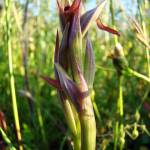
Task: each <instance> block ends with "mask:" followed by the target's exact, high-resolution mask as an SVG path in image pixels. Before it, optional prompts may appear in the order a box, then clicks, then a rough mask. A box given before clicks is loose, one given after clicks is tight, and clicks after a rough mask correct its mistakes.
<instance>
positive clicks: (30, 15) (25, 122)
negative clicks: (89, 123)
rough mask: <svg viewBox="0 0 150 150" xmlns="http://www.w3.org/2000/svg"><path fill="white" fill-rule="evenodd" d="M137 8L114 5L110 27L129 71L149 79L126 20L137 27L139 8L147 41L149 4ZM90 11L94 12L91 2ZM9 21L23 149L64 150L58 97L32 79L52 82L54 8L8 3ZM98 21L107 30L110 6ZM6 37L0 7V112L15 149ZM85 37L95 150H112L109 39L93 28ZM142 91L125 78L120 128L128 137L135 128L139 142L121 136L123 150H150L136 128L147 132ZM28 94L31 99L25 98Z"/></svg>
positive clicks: (143, 86) (45, 1) (46, 1)
mask: <svg viewBox="0 0 150 150" xmlns="http://www.w3.org/2000/svg"><path fill="white" fill-rule="evenodd" d="M0 2H1V1H0ZM138 2H139V3H137V1H135V0H133V1H132V4H133V5H130V3H131V1H126V0H122V1H121V0H120V1H119V2H117V3H116V2H114V5H113V7H114V14H115V24H116V28H117V30H119V31H120V33H121V36H120V38H119V42H120V43H121V44H122V46H123V48H124V52H125V55H126V57H127V60H128V62H129V65H130V67H131V68H133V69H134V70H136V71H138V72H140V73H142V74H145V75H146V76H148V71H147V59H146V48H145V46H144V45H143V44H142V43H141V42H140V41H139V40H138V39H137V36H136V32H135V30H134V26H133V23H132V22H131V21H130V17H133V18H135V19H136V20H137V22H139V24H141V17H140V12H139V8H138V4H139V6H140V8H141V10H142V14H141V15H142V20H143V22H144V23H145V27H146V33H147V36H149V31H150V19H149V18H150V2H149V1H148V0H143V1H142V0H141V1H138ZM0 4H1V3H0ZM85 4H86V8H87V9H91V2H89V1H86V2H85ZM92 5H93V6H94V5H95V2H93V4H92ZM25 8H28V9H27V10H26V9H25ZM10 15H11V20H10V21H11V22H12V27H11V39H12V51H13V53H12V57H13V68H14V77H15V86H16V95H17V104H18V111H19V119H20V124H21V132H22V136H23V138H22V139H23V144H24V147H25V149H26V150H38V149H44V150H46V149H51V150H62V149H64V150H65V149H69V145H70V143H71V140H70V137H69V131H68V128H67V125H66V122H65V118H64V114H63V111H62V108H61V105H60V101H59V99H58V97H57V93H56V91H55V90H54V89H53V88H52V87H50V86H48V85H47V84H46V83H45V82H44V81H43V80H41V79H40V78H38V77H37V74H42V75H48V76H50V77H53V76H54V71H53V55H54V45H55V35H56V30H57V29H58V28H59V20H58V15H57V11H56V6H55V2H54V0H52V1H50V0H42V1H39V0H34V1H28V0H27V1H25V0H21V1H13V2H12V9H11V12H10ZM101 17H102V20H103V22H104V23H106V24H107V25H109V26H110V27H112V23H111V14H110V10H109V1H108V3H107V5H106V8H105V9H104V10H103V12H102V15H101ZM5 31H6V24H5V10H4V7H3V6H2V7H1V9H0V111H2V112H3V113H4V114H5V119H6V123H7V130H6V133H7V136H8V137H9V139H10V140H11V142H12V143H13V145H14V146H15V147H17V141H16V134H15V127H14V120H13V113H12V104H11V94H10V85H9V71H8V70H9V69H8V68H9V67H8V53H7V49H6V40H5V36H6V32H5ZM90 37H91V39H92V43H93V48H94V53H95V60H96V65H97V66H96V67H97V69H96V76H95V82H94V91H95V101H96V104H97V107H98V110H99V112H100V117H101V119H100V120H99V119H97V149H98V150H99V149H100V146H101V149H105V147H106V148H107V149H108V150H111V149H112V147H113V139H112V134H113V126H114V122H115V112H116V101H117V96H118V93H117V82H118V81H117V75H116V72H115V69H114V67H113V64H112V60H111V59H109V58H108V57H107V56H108V55H109V54H110V53H111V50H113V49H114V36H112V35H110V34H108V33H106V32H104V31H100V30H98V29H97V28H96V25H95V23H93V25H92V27H91V30H90ZM24 52H25V53H24ZM23 58H25V59H24V60H23ZM25 70H27V75H28V77H27V81H28V84H27V83H25V80H26V77H25ZM147 89H149V84H147V83H146V82H144V81H142V80H140V79H137V78H135V77H132V76H125V80H124V82H123V96H124V111H125V115H124V124H125V126H129V128H130V129H129V130H128V132H130V134H131V135H132V132H133V126H134V124H135V123H136V124H138V125H139V128H138V129H139V130H138V132H139V136H138V138H137V139H136V140H133V139H132V138H131V137H130V136H129V135H128V134H126V144H125V149H132V150H133V149H135V150H138V149H142V147H145V149H147V150H148V149H149V148H148V147H150V138H149V137H148V135H147V134H146V133H145V132H142V128H141V127H142V126H141V125H146V127H147V129H149V128H150V122H149V119H150V118H149V113H150V110H149V109H148V108H147V107H146V108H145V107H144V105H143V103H142V100H143V97H144V95H145V93H146V91H147ZM29 93H30V95H31V97H32V98H31V97H30V98H29V97H28V94H29ZM30 101H32V104H33V111H32V112H31V110H30V108H29V103H30ZM144 101H145V102H147V103H146V104H147V105H148V103H150V93H149V92H148V94H147V96H146V97H145V98H144ZM139 106H141V107H140V109H139V110H138V112H139V114H140V120H139V121H138V122H137V121H136V117H135V112H136V111H137V109H138V108H139ZM148 106H149V105H148ZM143 149H144V148H143Z"/></svg>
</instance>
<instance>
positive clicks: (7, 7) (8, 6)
mask: <svg viewBox="0 0 150 150" xmlns="http://www.w3.org/2000/svg"><path fill="white" fill-rule="evenodd" d="M5 10H6V37H7V39H6V43H7V50H8V61H9V74H10V88H11V96H12V107H13V115H14V121H15V127H16V135H17V140H18V142H19V150H23V146H22V144H21V141H22V137H21V132H20V123H19V115H18V108H17V100H16V91H15V79H14V74H13V61H12V46H11V16H10V13H11V12H10V10H11V1H10V0H5Z"/></svg>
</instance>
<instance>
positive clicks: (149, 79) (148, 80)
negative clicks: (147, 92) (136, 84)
mask: <svg viewBox="0 0 150 150" xmlns="http://www.w3.org/2000/svg"><path fill="white" fill-rule="evenodd" d="M126 72H127V73H128V74H130V75H133V76H135V77H137V78H139V79H142V80H143V81H146V82H148V83H150V78H149V77H147V76H145V75H143V74H141V73H138V72H136V71H134V70H132V69H131V68H127V70H126Z"/></svg>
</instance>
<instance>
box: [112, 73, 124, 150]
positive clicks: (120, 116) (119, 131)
mask: <svg viewBox="0 0 150 150" xmlns="http://www.w3.org/2000/svg"><path fill="white" fill-rule="evenodd" d="M122 80H123V76H122V75H119V77H118V94H119V95H118V100H117V114H116V115H117V121H116V124H115V131H114V132H115V133H114V150H116V149H117V144H118V140H119V136H120V139H121V140H124V137H123V136H124V131H123V128H124V125H123V114H124V112H123V91H122ZM122 138H123V139H122ZM123 145H124V143H123V142H122V141H120V150H122V149H123Z"/></svg>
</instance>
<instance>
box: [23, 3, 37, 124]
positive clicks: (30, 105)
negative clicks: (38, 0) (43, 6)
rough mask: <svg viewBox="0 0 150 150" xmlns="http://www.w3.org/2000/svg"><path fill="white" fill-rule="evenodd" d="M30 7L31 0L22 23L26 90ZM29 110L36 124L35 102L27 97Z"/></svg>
mask: <svg viewBox="0 0 150 150" xmlns="http://www.w3.org/2000/svg"><path fill="white" fill-rule="evenodd" d="M28 7H29V0H26V2H25V8H24V14H23V23H22V33H23V37H22V58H23V60H22V61H23V68H24V88H25V90H26V91H28V92H29V91H30V86H29V75H28V61H27V59H28V38H27V36H28V27H27V23H28ZM27 101H28V105H29V110H30V120H31V125H32V126H34V103H33V101H32V100H31V99H30V98H27Z"/></svg>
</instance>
